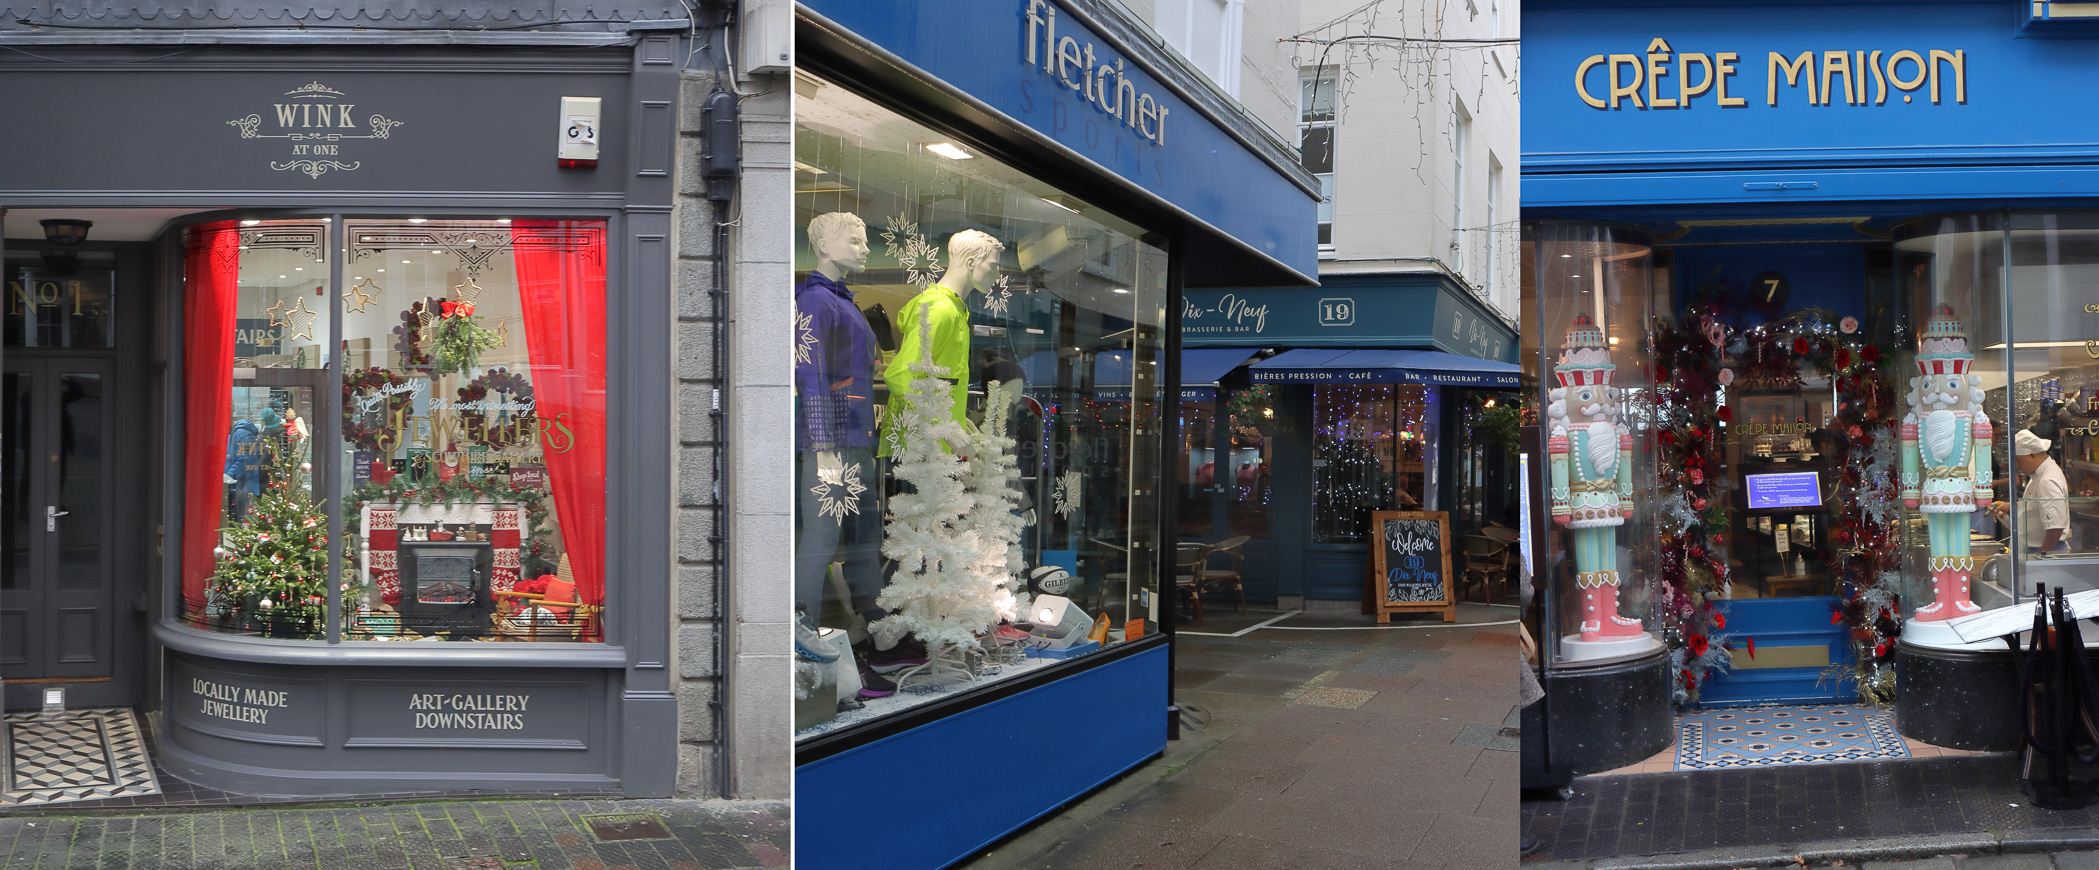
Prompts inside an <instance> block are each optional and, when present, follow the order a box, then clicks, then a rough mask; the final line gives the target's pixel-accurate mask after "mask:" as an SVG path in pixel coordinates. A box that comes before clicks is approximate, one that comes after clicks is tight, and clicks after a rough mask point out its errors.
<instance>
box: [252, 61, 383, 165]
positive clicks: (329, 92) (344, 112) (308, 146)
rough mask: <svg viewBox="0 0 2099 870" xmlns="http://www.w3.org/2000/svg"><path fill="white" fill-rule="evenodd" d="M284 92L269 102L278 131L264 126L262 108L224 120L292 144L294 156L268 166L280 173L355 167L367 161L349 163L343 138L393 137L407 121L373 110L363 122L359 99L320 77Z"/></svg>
mask: <svg viewBox="0 0 2099 870" xmlns="http://www.w3.org/2000/svg"><path fill="white" fill-rule="evenodd" d="M284 96H285V99H286V102H282V103H273V104H271V106H270V109H271V112H270V117H271V118H272V119H274V120H275V121H276V122H277V126H276V127H275V128H273V129H274V130H275V131H276V132H266V131H265V130H264V128H263V115H262V114H261V113H259V112H256V113H250V114H249V115H248V116H247V117H245V118H235V119H233V120H231V121H227V122H226V124H227V126H230V127H237V128H239V129H240V132H241V138H242V139H283V140H285V141H286V142H287V143H289V148H290V150H289V151H287V152H285V156H287V157H290V158H291V159H289V160H284V161H275V160H273V161H271V162H270V168H271V169H275V170H277V171H279V172H282V171H284V170H287V169H292V170H297V171H299V172H302V173H305V175H306V176H307V177H308V178H320V177H321V176H322V175H325V174H327V172H328V171H329V170H331V169H334V170H341V171H343V172H351V171H355V170H356V169H357V167H359V166H363V165H364V163H363V161H360V160H352V161H350V162H348V163H345V162H343V161H342V160H340V159H338V158H341V157H346V156H348V155H347V154H346V153H345V152H344V151H343V150H342V149H343V143H344V142H348V141H352V140H357V139H387V138H391V137H392V135H393V130H394V128H395V127H399V126H401V125H402V124H403V123H405V122H403V121H396V120H393V119H391V118H388V117H386V116H385V115H378V114H374V115H370V116H368V117H366V118H364V119H363V121H364V126H361V127H360V126H358V120H359V119H358V117H357V114H356V110H357V104H356V103H351V102H345V100H348V99H349V97H350V95H349V94H345V93H343V92H342V91H338V90H336V89H334V88H331V87H329V86H327V85H324V84H321V83H320V82H313V83H311V84H305V85H300V86H299V87H296V88H293V89H291V90H289V91H285V92H284ZM324 158H325V159H324Z"/></svg>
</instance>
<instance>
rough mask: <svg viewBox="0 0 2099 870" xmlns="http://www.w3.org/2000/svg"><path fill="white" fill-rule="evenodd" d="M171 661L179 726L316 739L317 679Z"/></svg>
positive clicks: (283, 739)
mask: <svg viewBox="0 0 2099 870" xmlns="http://www.w3.org/2000/svg"><path fill="white" fill-rule="evenodd" d="M171 664H172V667H171V668H170V670H171V671H172V674H171V676H172V677H173V679H172V680H170V683H169V688H170V689H171V694H173V696H174V697H173V698H172V699H171V700H170V703H169V705H168V706H169V709H170V711H171V712H172V713H173V717H174V719H175V723H176V724H177V725H178V726H180V727H182V728H186V729H189V730H192V731H199V732H202V733H205V734H209V735H212V736H214V737H222V738H226V739H231V740H241V741H245V742H250V743H275V744H282V745H297V746H319V745H320V744H321V740H320V733H321V732H320V727H321V724H320V723H321V709H322V707H323V701H322V697H323V694H324V693H323V691H322V689H321V682H320V681H319V680H304V679H280V678H275V677H267V676H262V675H259V674H252V673H245V672H237V671H225V670H219V669H217V668H207V667H199V666H197V665H195V664H192V663H190V662H189V661H187V660H183V659H179V658H178V659H174V660H172V662H171Z"/></svg>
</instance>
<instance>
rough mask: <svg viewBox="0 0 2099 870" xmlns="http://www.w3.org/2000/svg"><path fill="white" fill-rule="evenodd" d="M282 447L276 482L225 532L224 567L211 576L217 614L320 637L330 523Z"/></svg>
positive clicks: (276, 631) (282, 632) (278, 631)
mask: <svg viewBox="0 0 2099 870" xmlns="http://www.w3.org/2000/svg"><path fill="white" fill-rule="evenodd" d="M297 455H298V451H297V450H291V449H280V450H278V451H277V458H276V459H275V460H274V461H273V462H272V463H271V467H270V478H269V479H270V483H269V485H268V486H266V487H264V488H263V491H262V492H261V493H260V494H258V495H256V496H255V502H254V504H253V505H251V506H250V507H249V508H248V515H247V519H246V521H245V522H242V523H239V524H236V525H230V526H227V527H225V528H223V529H220V530H219V535H220V540H221V546H220V547H219V548H218V550H217V551H216V555H217V557H218V560H219V561H218V569H217V570H216V571H214V572H213V573H212V575H211V580H210V592H211V597H212V602H213V608H214V610H215V611H217V612H220V613H223V614H225V615H227V616H229V617H231V618H232V619H233V621H234V623H235V624H236V625H247V624H252V625H254V626H255V628H257V629H258V630H260V631H262V632H264V633H266V634H270V635H275V636H279V637H317V636H319V635H320V633H321V628H322V625H323V624H324V623H323V617H324V614H325V613H326V608H327V602H328V598H327V595H328V593H327V587H326V585H324V584H325V582H326V579H327V571H328V520H327V518H326V517H325V516H323V515H322V513H321V509H320V508H319V507H317V506H316V505H315V504H314V501H313V494H312V493H311V492H309V491H307V488H306V485H305V478H306V475H307V473H308V472H309V471H311V468H310V467H309V466H305V465H297V464H294V463H296V462H297V461H298V460H297V459H296V458H295V457H296V456H297Z"/></svg>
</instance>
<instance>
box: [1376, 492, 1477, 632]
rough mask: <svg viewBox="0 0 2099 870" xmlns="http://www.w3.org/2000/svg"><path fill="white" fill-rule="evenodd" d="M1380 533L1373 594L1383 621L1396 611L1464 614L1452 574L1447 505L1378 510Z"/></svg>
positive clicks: (1446, 617) (1447, 618)
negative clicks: (1443, 507) (1442, 507)
mask: <svg viewBox="0 0 2099 870" xmlns="http://www.w3.org/2000/svg"><path fill="white" fill-rule="evenodd" d="M1370 527H1371V528H1372V529H1373V530H1375V531H1376V534H1377V537H1376V538H1375V540H1374V541H1373V542H1372V546H1371V550H1370V562H1371V564H1370V575H1371V584H1370V598H1371V604H1372V606H1373V608H1374V610H1375V612H1376V613H1377V618H1378V619H1377V621H1378V622H1390V621H1392V614H1394V613H1408V612H1419V611H1442V613H1443V621H1444V622H1455V621H1457V618H1458V604H1457V596H1456V595H1455V594H1454V593H1453V589H1454V588H1455V586H1454V584H1453V583H1452V578H1451V576H1450V514H1448V513H1446V512H1443V511H1372V512H1371V514H1370Z"/></svg>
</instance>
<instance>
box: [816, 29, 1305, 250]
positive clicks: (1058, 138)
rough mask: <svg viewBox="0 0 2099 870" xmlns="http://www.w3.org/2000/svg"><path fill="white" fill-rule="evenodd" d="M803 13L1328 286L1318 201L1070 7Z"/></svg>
mask: <svg viewBox="0 0 2099 870" xmlns="http://www.w3.org/2000/svg"><path fill="white" fill-rule="evenodd" d="M801 5H802V6H803V7H804V8H807V9H809V10H810V11H813V12H815V13H817V14H819V15H822V16H823V17H825V18H827V19H829V20H830V21H831V22H832V23H833V24H836V25H838V26H840V27H843V28H845V29H846V30H849V31H852V32H853V33H854V34H855V35H857V36H858V37H860V38H861V39H865V40H867V41H869V42H872V43H874V44H875V45H877V46H879V47H881V48H882V49H883V50H885V51H888V52H890V53H892V54H894V55H896V56H897V57H899V58H901V59H902V60H903V61H904V62H906V63H909V64H911V65H912V66H915V67H917V68H918V69H920V70H923V71H924V72H925V73H926V74H928V75H930V76H932V77H933V78H935V79H938V80H940V81H942V82H944V83H946V84H947V85H948V86H950V87H953V88H955V89H957V90H960V91H961V92H963V93H965V94H968V95H969V96H971V97H974V98H975V99H977V100H980V101H982V102H983V103H984V104H986V105H988V106H990V107H991V108H992V109H995V110H997V111H998V112H1000V113H1003V114H1004V115H1006V116H1007V117H1009V118H1012V119H1014V120H1015V121H1018V122H1020V123H1021V124H1024V125H1026V126H1027V127H1028V128H1030V129H1032V130H1034V131H1035V132H1037V133H1039V134H1041V135H1043V136H1046V137H1048V138H1049V139H1050V140H1051V141H1054V142H1056V143H1057V144H1059V145H1062V146H1064V147H1065V148H1068V149H1070V150H1071V151H1072V152H1073V153H1075V154H1077V155H1079V156H1080V157H1083V158H1085V159H1086V160H1089V161H1091V162H1092V163H1094V164H1096V165H1098V166H1100V167H1101V168H1102V169H1104V170H1106V171H1107V172H1109V173H1112V174H1114V175H1115V176H1117V177H1119V178H1121V179H1122V180H1124V181H1126V182H1129V183H1130V184H1133V185H1136V186H1137V187H1139V188H1142V189H1144V190H1145V191H1148V192H1150V193H1152V194H1154V195H1156V196H1158V197H1159V198H1160V199H1163V200H1165V201H1167V202H1169V203H1172V204H1173V205H1175V206H1177V207H1179V208H1180V209H1182V210H1183V211H1186V212H1187V213H1188V214H1190V215H1191V216H1193V217H1195V218H1197V219H1199V220H1201V221H1203V222H1204V223H1207V224H1209V225H1210V226H1212V227H1215V228H1216V229H1217V230H1219V231H1221V232H1223V233H1224V234H1226V235H1228V236H1231V237H1232V238H1233V239H1236V240H1238V241H1239V242H1240V243H1241V244H1244V245H1245V246H1247V247H1248V248H1251V249H1253V250H1254V251H1257V252H1259V253H1261V254H1263V255H1265V256H1267V257H1269V258H1271V259H1273V260H1275V261H1276V262H1277V263H1280V264H1282V265H1283V266H1286V267H1288V268H1290V269H1292V270H1295V271H1296V272H1297V273H1298V274H1300V275H1303V276H1306V278H1307V281H1308V283H1309V280H1310V276H1314V275H1317V274H1319V261H1318V238H1317V236H1318V213H1317V212H1318V206H1319V199H1318V196H1317V195H1316V194H1314V193H1311V192H1309V191H1307V190H1304V189H1302V188H1300V187H1298V186H1297V184H1296V183H1294V182H1293V181H1292V180H1291V179H1290V178H1289V177H1288V176H1286V175H1284V174H1283V173H1282V172H1280V171H1278V170H1277V169H1276V168H1275V167H1273V166H1271V165H1269V164H1268V163H1266V162H1265V161H1263V160H1262V159H1261V158H1260V157H1259V156H1257V155H1256V154H1255V153H1254V152H1252V151H1250V150H1249V149H1248V147H1247V146H1246V145H1243V144H1241V143H1240V142H1239V140H1237V139H1235V138H1233V137H1232V136H1231V135H1230V134H1228V133H1227V132H1225V130H1224V128H1222V127H1220V126H1219V125H1218V124H1217V123H1215V122H1213V121H1211V120H1209V119H1208V118H1207V117H1205V116H1204V115H1203V114H1202V112H1201V111H1199V110H1198V109H1196V108H1195V107H1194V106H1193V105H1192V104H1190V103H1189V102H1188V101H1187V100H1184V99H1182V98H1181V96H1180V95H1179V94H1177V93H1175V92H1174V90H1173V89H1172V88H1170V87H1168V86H1167V85H1166V84H1165V83H1164V82H1163V81H1161V80H1160V79H1159V78H1158V77H1157V76H1154V75H1152V74H1151V72H1150V71H1148V70H1146V69H1144V68H1142V67H1140V66H1138V65H1137V64H1136V63H1135V62H1133V60H1132V59H1131V58H1129V57H1127V56H1126V55H1125V54H1124V53H1123V52H1122V51H1121V50H1119V49H1118V48H1117V47H1116V46H1115V44H1114V43H1113V42H1112V41H1111V40H1109V39H1106V38H1104V37H1103V35H1102V34H1100V33H1096V32H1094V31H1093V30H1092V29H1091V28H1089V27H1087V26H1086V24H1084V23H1083V22H1082V21H1081V20H1080V19H1079V18H1077V17H1076V16H1074V15H1073V14H1072V13H1071V12H1070V11H1069V10H1067V9H1065V8H1064V7H1063V6H1061V5H1059V4H1057V3H1055V2H1051V0H803V2H802V4H801ZM1103 83H1105V87H1103V86H1102V85H1103ZM1125 86H1127V87H1125Z"/></svg>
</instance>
